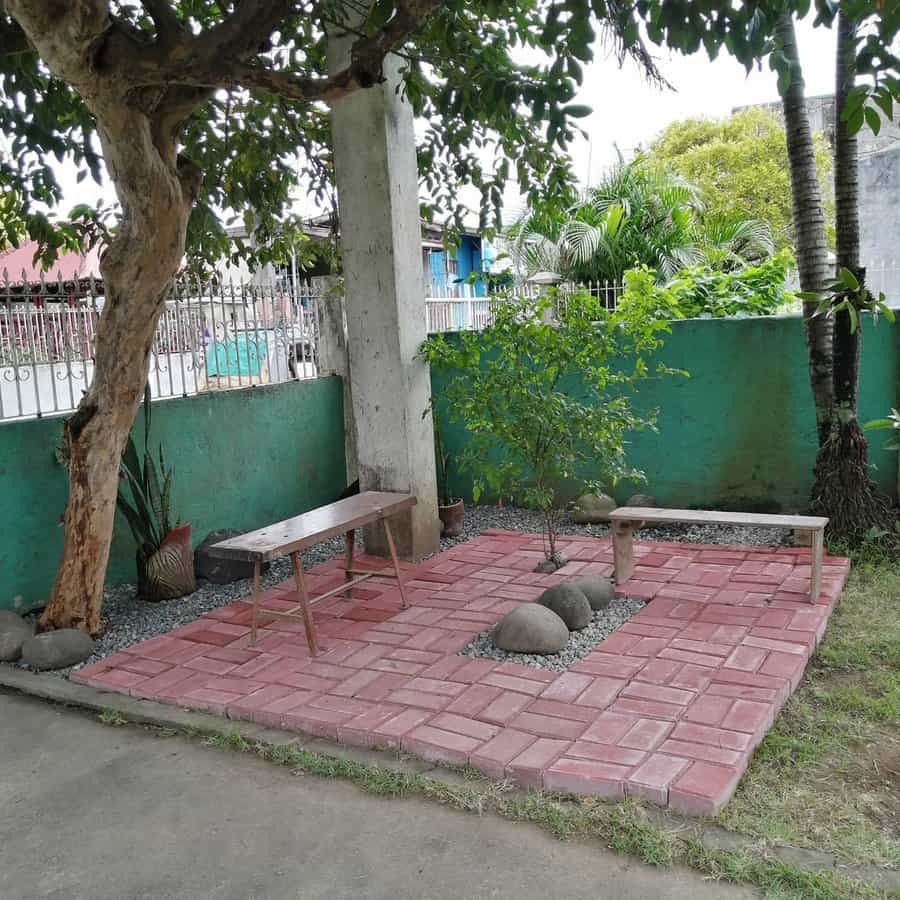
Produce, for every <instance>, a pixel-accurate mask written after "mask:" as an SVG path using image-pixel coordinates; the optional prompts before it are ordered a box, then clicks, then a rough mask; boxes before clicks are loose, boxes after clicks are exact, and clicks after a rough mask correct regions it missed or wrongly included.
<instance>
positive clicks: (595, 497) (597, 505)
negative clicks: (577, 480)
mask: <svg viewBox="0 0 900 900" xmlns="http://www.w3.org/2000/svg"><path fill="white" fill-rule="evenodd" d="M615 508H616V501H615V500H613V498H612V497H609V496H607V495H606V494H582V496H580V497H579V498H578V499H577V500H576V501H575V507H574V509H573V510H572V518H573V519H574V520H575V521H576V522H577V523H578V524H579V525H596V524H597V523H598V522H608V521H609V514H610V513H611V512H612V511H613V510H614V509H615Z"/></svg>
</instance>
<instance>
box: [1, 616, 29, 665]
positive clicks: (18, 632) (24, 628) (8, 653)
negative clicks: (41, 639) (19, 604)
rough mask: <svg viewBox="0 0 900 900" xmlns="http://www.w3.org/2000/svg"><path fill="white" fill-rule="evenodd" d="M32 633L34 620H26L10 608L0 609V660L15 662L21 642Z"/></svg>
mask: <svg viewBox="0 0 900 900" xmlns="http://www.w3.org/2000/svg"><path fill="white" fill-rule="evenodd" d="M33 634H34V622H26V621H25V619H23V618H22V617H21V616H20V615H18V614H17V613H14V612H12V610H8V609H3V610H0V662H15V661H16V660H17V659H18V658H19V657H20V656H21V655H22V644H23V643H24V642H25V641H26V640H27V639H28V638H30V637H31V636H32V635H33Z"/></svg>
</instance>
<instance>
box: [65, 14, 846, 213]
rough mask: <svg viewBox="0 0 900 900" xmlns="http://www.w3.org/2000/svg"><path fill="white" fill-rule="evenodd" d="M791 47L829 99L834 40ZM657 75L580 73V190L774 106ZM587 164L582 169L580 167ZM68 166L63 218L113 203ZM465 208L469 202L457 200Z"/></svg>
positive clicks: (720, 66) (675, 72) (702, 80)
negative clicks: (712, 123)
mask: <svg viewBox="0 0 900 900" xmlns="http://www.w3.org/2000/svg"><path fill="white" fill-rule="evenodd" d="M798 40H799V43H800V53H801V57H802V63H803V71H804V77H805V79H806V90H807V94H808V95H809V96H812V95H815V94H828V93H832V91H833V79H834V41H835V38H834V32H833V31H832V30H829V29H826V28H816V29H814V28H813V27H812V24H811V18H810V19H809V20H807V22H801V23H799V24H798ZM657 58H658V63H659V68H660V70H661V71H662V73H663V75H664V76H665V77H666V78H667V79H668V81H669V82H670V83H671V84H672V85H673V87H674V88H675V90H674V91H672V90H666V89H660V88H656V87H652V86H651V85H649V84H648V83H647V81H646V80H645V79H644V78H643V77H642V75H641V74H640V72H639V70H638V68H637V66H636V65H635V64H634V63H632V62H630V61H626V62H625V64H624V66H623V67H622V68H620V67H619V65H618V62H617V61H616V59H615V58H613V57H603V56H601V57H599V58H598V59H597V60H595V62H593V63H592V64H590V65H587V66H585V67H584V84H583V85H582V88H581V91H580V93H579V95H578V97H577V98H576V100H574V101H573V102H576V103H584V104H587V105H588V106H591V107H592V108H593V110H594V111H593V113H592V115H591V116H590V117H588V118H586V119H581V120H580V122H579V124H580V125H581V126H582V127H583V129H584V130H585V131H586V132H588V134H589V136H590V140H589V141H588V140H582V139H581V138H579V139H577V141H576V143H575V144H574V145H573V147H572V151H571V152H572V157H573V159H574V163H575V172H576V175H577V177H578V179H579V181H580V182H581V183H582V184H584V183H585V182H586V181H587V180H588V179H590V180H593V181H596V180H597V178H598V177H599V176H600V175H601V174H602V172H603V171H604V170H605V169H606V168H608V167H609V166H610V165H611V164H612V163H613V162H614V160H615V158H616V155H615V146H616V145H618V146H619V147H620V148H621V149H622V150H623V151H629V150H632V149H633V148H635V147H636V146H638V145H640V144H646V143H648V142H649V141H650V140H652V138H653V137H654V136H655V135H657V134H658V133H659V132H660V131H661V130H662V129H663V128H665V126H666V125H668V124H669V123H670V122H673V121H676V120H677V119H684V118H688V117H693V116H709V117H723V116H727V115H728V114H729V113H730V112H731V110H732V108H733V107H735V106H745V105H747V104H751V103H765V102H771V101H775V100H777V99H778V93H777V90H776V82H775V76H774V74H773V73H771V72H770V71H769V70H768V68H766V69H764V70H762V71H753V72H751V73H750V74H749V75H747V74H746V73H745V72H744V69H743V67H742V66H741V65H739V64H738V63H737V62H735V61H734V60H733V59H732V58H731V57H730V56H728V55H727V54H724V53H723V54H722V55H721V56H720V57H719V58H718V59H716V60H715V61H712V62H710V61H709V60H708V59H707V57H706V54H705V53H704V52H700V53H697V54H695V55H693V56H682V55H680V54H677V53H667V52H664V51H658V53H657ZM589 161H590V169H589V167H588V163H589ZM75 175H76V171H75V167H74V166H64V167H62V170H61V171H60V172H59V177H60V179H61V182H62V184H63V188H64V192H65V197H64V201H63V203H62V207H61V211H62V212H63V213H66V212H68V210H69V209H70V208H71V207H72V206H74V205H75V204H76V203H95V202H96V201H97V200H98V199H99V198H101V197H103V198H104V199H105V201H106V202H108V203H111V202H113V201H114V199H115V198H114V196H113V192H112V190H111V188H109V187H108V186H107V187H102V188H101V187H98V186H97V185H96V184H94V182H93V181H92V180H91V179H90V178H86V179H85V180H84V181H82V182H81V183H80V184H78V183H77V182H76V178H75ZM464 201H465V202H469V203H473V202H475V200H470V199H469V198H464ZM505 202H506V205H507V207H508V209H507V216H506V218H507V221H509V218H510V217H511V215H510V214H512V213H514V211H515V208H516V207H517V206H518V205H519V203H518V198H517V192H516V191H515V190H513V189H511V190H510V191H508V192H507V195H506V197H505ZM315 211H316V210H315V209H312V208H310V207H308V206H306V205H305V204H303V203H302V202H300V203H298V208H297V212H299V213H301V214H312V213H314V212H315Z"/></svg>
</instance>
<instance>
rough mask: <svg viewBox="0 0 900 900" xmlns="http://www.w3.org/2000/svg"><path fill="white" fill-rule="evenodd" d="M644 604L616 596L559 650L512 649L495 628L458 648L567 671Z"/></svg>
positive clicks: (481, 655) (480, 655) (482, 656)
mask: <svg viewBox="0 0 900 900" xmlns="http://www.w3.org/2000/svg"><path fill="white" fill-rule="evenodd" d="M643 608H644V604H643V602H642V601H640V600H632V599H630V598H628V597H617V598H616V599H615V600H613V601H612V602H611V603H610V604H609V606H608V607H607V608H606V609H598V610H596V611H595V612H594V615H593V616H592V617H591V622H590V624H589V625H588V626H587V627H585V628H582V629H581V631H572V632H570V633H569V643H568V644H566V646H565V647H563V649H562V650H560V651H559V653H547V654H544V655H541V654H532V653H510V652H509V651H508V650H501V649H500V648H499V647H498V646H497V645H496V644H494V638H493V629H492V628H489V629H488V630H487V631H482V632H481V634H478V635H476V636H475V637H474V638H472V640H471V641H470V642H469V643H468V644H466V646H465V647H463V648H462V650H460V651H459V652H460V653H461V654H462V655H463V656H475V657H478V658H479V659H496V660H498V661H499V662H512V663H519V664H521V665H523V666H534V667H535V668H536V669H549V670H550V671H551V672H565V671H566V669H568V668H570V667H571V666H572V664H573V663H576V662H577V661H578V660H579V659H583V658H584V657H585V656H587V655H588V653H590V652H591V650H593V648H594V647H595V646H596V645H597V644H599V643H600V641H602V640H603V639H604V638H608V637H609V636H610V635H611V634H612V633H613V632H614V631H615V630H616V629H617V628H619V627H620V626H622V625H624V624H625V623H626V622H627V621H628V620H629V619H630V618H631V617H632V616H633V615H635V613H637V612H638V611H639V610H641V609H643Z"/></svg>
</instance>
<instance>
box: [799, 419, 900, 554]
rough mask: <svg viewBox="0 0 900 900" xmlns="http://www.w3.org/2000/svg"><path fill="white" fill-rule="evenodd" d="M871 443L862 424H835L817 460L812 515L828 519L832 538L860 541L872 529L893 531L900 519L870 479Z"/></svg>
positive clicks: (851, 422)
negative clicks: (860, 425) (867, 454)
mask: <svg viewBox="0 0 900 900" xmlns="http://www.w3.org/2000/svg"><path fill="white" fill-rule="evenodd" d="M866 448H867V442H866V438H865V435H864V434H863V431H862V429H861V428H860V427H859V423H858V422H857V421H856V420H855V419H854V420H852V421H850V422H847V423H835V424H834V426H833V427H832V429H831V433H830V434H829V436H828V439H827V440H826V441H825V443H824V444H823V445H822V446H821V447H820V448H819V453H818V456H817V457H816V467H815V472H814V481H813V490H812V498H811V503H810V512H812V513H813V514H814V515H819V516H828V518H829V523H828V528H827V531H828V534H829V535H830V536H832V537H840V538H846V539H851V540H852V539H859V538H861V537H862V536H863V535H864V534H865V533H866V532H867V531H868V530H869V529H871V528H879V529H882V528H884V529H891V530H893V527H894V522H895V520H896V519H897V517H898V513H897V511H896V510H894V509H892V508H891V501H890V499H889V498H888V497H886V496H885V495H884V494H883V493H882V492H881V491H880V490H879V489H878V486H877V485H876V484H875V483H874V482H873V481H872V480H871V478H869V466H868V462H867V457H866Z"/></svg>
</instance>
